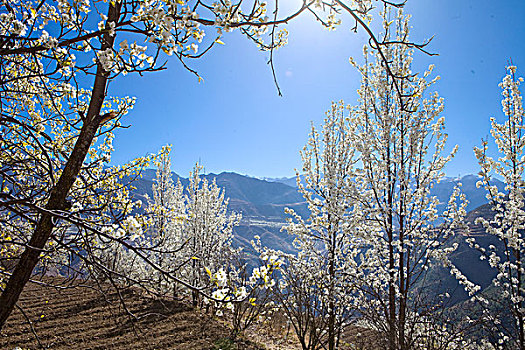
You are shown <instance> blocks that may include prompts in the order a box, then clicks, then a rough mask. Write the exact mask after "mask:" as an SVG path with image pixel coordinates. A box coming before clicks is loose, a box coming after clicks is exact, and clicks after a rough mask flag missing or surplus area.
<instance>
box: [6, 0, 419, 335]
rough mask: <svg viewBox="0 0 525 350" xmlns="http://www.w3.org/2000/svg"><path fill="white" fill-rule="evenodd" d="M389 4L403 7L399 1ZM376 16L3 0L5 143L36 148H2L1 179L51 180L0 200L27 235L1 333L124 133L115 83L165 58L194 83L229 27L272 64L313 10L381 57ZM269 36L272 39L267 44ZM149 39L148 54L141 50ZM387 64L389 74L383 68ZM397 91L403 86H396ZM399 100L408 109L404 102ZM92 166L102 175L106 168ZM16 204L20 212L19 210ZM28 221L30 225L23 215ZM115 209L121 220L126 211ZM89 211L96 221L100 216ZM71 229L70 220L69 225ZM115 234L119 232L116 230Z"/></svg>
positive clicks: (367, 5) (132, 0)
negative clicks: (288, 27)
mask: <svg viewBox="0 0 525 350" xmlns="http://www.w3.org/2000/svg"><path fill="white" fill-rule="evenodd" d="M382 2H383V3H384V4H385V5H387V4H388V6H402V4H403V3H404V2H401V3H400V4H395V3H393V2H390V1H386V0H383V1H382ZM372 8H373V6H372V1H371V0H352V1H343V0H334V1H330V2H323V1H320V0H313V1H303V2H302V4H301V5H300V7H299V8H298V9H297V10H296V11H294V12H292V13H289V14H284V15H283V14H281V13H280V12H279V8H278V2H277V1H275V2H274V4H273V7H272V6H269V5H267V3H266V2H261V1H259V0H253V1H251V3H250V4H248V3H243V1H242V0H240V1H235V2H231V1H229V0H228V1H216V2H208V1H192V0H189V1H185V0H175V1H171V0H120V1H102V2H95V3H90V2H89V1H86V0H84V1H68V0H60V1H58V2H56V3H55V2H51V1H47V0H39V1H19V0H13V1H4V2H2V4H1V5H0V19H1V21H0V23H1V24H0V75H1V78H0V111H1V115H0V123H1V124H0V125H1V127H2V131H3V134H7V133H8V130H9V131H13V134H12V135H15V136H13V137H15V138H16V137H20V138H25V139H26V142H30V146H23V147H20V146H19V145H20V144H17V143H16V142H15V141H14V140H15V139H12V140H13V142H11V143H10V145H8V144H6V143H2V150H4V149H6V150H9V151H12V152H18V154H19V155H15V156H12V157H11V156H10V159H11V160H7V161H4V158H2V164H1V165H0V167H1V168H2V169H3V170H2V171H3V173H2V176H3V178H5V179H8V178H11V181H10V182H8V183H10V184H11V185H9V186H13V184H14V182H15V181H14V179H16V178H17V176H18V174H15V175H13V172H17V171H20V164H24V166H30V164H31V163H32V162H35V161H36V162H38V164H37V165H32V166H33V167H34V168H35V169H40V170H41V172H40V173H39V175H40V176H45V181H44V183H46V184H48V185H46V186H43V187H42V188H41V189H39V190H37V191H29V192H30V193H28V192H27V191H25V190H21V191H18V192H14V193H16V196H15V195H14V194H11V197H10V198H7V197H2V202H0V206H1V210H2V211H3V214H2V217H3V219H4V222H5V221H7V220H9V222H14V221H13V220H14V218H13V215H18V217H20V218H23V219H24V220H25V221H26V223H25V224H24V227H25V230H26V231H27V237H28V238H29V237H30V238H29V240H28V242H24V243H22V244H21V245H18V250H19V251H20V252H21V254H20V255H18V259H17V260H16V262H15V260H13V263H14V264H15V266H14V267H12V268H10V271H12V272H10V274H9V276H8V280H7V281H6V283H5V287H3V289H2V294H1V295H0V327H2V326H3V324H4V323H5V320H6V319H7V317H8V316H9V314H10V313H11V311H12V309H13V307H14V306H15V304H16V302H17V300H18V298H19V296H20V293H21V291H22V289H23V288H24V285H25V284H26V283H27V281H28V280H29V278H30V276H31V274H32V272H33V270H34V268H35V266H36V265H37V263H38V262H39V261H40V256H41V253H42V251H43V250H44V249H46V248H45V247H46V244H48V242H50V240H51V238H52V236H53V234H54V232H56V228H57V223H58V222H59V220H58V219H59V218H60V219H62V220H64V216H63V215H62V214H64V213H65V214H66V216H67V215H68V214H67V213H70V208H69V203H70V201H69V200H68V197H69V196H71V193H72V191H73V188H74V186H75V184H76V183H77V181H82V178H85V179H86V178H88V179H91V180H94V179H96V176H95V177H93V178H92V177H91V175H90V172H91V170H92V169H94V167H93V166H90V165H88V164H87V161H88V158H86V157H90V156H92V155H93V154H94V153H96V151H95V150H94V149H95V148H93V147H92V145H93V144H94V142H95V140H96V139H97V137H98V136H101V135H103V134H104V133H107V132H109V130H111V129H113V128H116V127H119V126H120V118H121V117H122V116H123V115H124V114H125V113H126V112H127V110H128V109H129V105H130V102H129V101H127V99H125V100H124V103H119V102H116V101H111V99H108V98H107V97H106V92H107V89H108V84H109V82H110V81H111V80H113V79H114V78H116V77H117V76H119V75H126V74H128V73H133V72H138V73H142V72H145V71H153V70H159V69H162V68H163V66H162V64H157V61H158V60H159V58H161V57H163V56H162V55H164V54H166V55H172V56H175V57H177V59H178V60H179V61H180V62H181V63H182V64H183V65H184V66H185V67H186V68H187V69H189V70H190V71H192V72H194V73H195V74H197V72H195V71H193V70H192V69H191V68H190V67H189V66H188V65H187V60H188V59H192V58H195V59H196V58H200V57H202V56H203V55H204V54H205V53H206V52H207V51H208V50H209V49H210V48H211V47H212V46H213V45H215V44H217V43H218V44H221V43H222V41H221V40H220V38H221V37H222V35H223V33H224V32H227V31H230V30H233V29H238V30H239V31H240V32H241V33H242V34H244V35H245V36H247V37H248V38H249V39H250V40H252V41H254V42H255V43H256V44H257V45H259V46H260V47H261V48H262V49H265V50H269V51H270V63H272V62H273V56H272V53H273V50H274V49H275V48H277V47H280V46H282V45H283V44H284V43H285V42H286V31H284V30H279V28H278V26H279V25H282V24H284V23H286V22H288V21H290V20H292V19H293V18H294V17H296V16H298V15H300V14H301V13H303V12H307V11H308V12H312V13H314V15H315V16H316V18H317V19H318V20H319V21H320V22H321V23H322V24H323V25H325V26H326V27H329V28H333V27H334V26H335V25H337V24H338V23H339V20H338V19H337V18H336V14H337V13H338V12H340V11H345V12H347V13H348V14H349V15H350V16H351V17H352V18H353V20H355V23H356V27H355V28H357V27H362V28H364V29H365V31H367V33H368V34H369V35H370V36H371V39H372V42H373V43H374V47H375V48H376V49H377V50H379V51H380V52H382V51H383V50H384V48H385V47H387V46H388V45H390V44H391V43H389V42H384V41H381V40H378V39H377V38H376V37H375V36H374V35H373V33H372V32H371V31H370V29H369V27H368V23H369V20H370V18H371V11H372ZM267 14H269V15H270V16H267ZM206 28H207V29H206ZM266 30H268V33H267V39H264V38H263V35H264V34H265V31H266ZM205 34H208V36H207V37H210V34H211V36H212V38H211V39H209V40H208V39H205ZM143 41H145V42H146V44H145V45H140V44H138V43H137V42H143ZM420 48H421V47H420ZM421 49H422V48H421ZM384 62H385V65H386V67H388V66H389V63H388V61H387V60H384ZM272 64H273V63H272ZM197 75H198V74H197ZM90 79H93V83H92V87H91V89H88V88H86V87H85V86H84V84H86V82H87V81H89V80H90ZM395 84H396V85H399V84H398V83H397V80H395ZM398 97H399V98H400V101H401V104H403V99H402V96H401V95H399V96H398ZM111 102H112V103H111ZM31 106H38V107H35V108H33V107H31ZM26 107H27V108H26ZM56 128H61V130H57V129H56ZM63 132H64V134H63ZM62 135H67V136H65V137H63V136H62ZM107 135H108V137H109V135H110V134H107ZM110 138H111V137H110ZM55 141H56V142H55ZM46 142H47V144H46ZM22 145H23V143H22ZM49 145H52V147H51V146H49ZM33 150H37V151H38V152H40V154H41V156H38V157H33V159H32V160H31V161H27V162H25V160H24V162H18V161H17V160H16V158H17V157H22V158H23V157H26V156H25V154H27V153H30V152H33ZM103 152H106V151H103ZM106 153H107V152H106ZM2 157H3V156H2ZM54 158H59V159H60V162H59V163H60V164H58V165H56V164H53V159H54ZM97 164H98V166H100V164H101V161H99V162H98V163H97ZM26 169H29V168H28V167H26ZM100 169H103V168H100ZM83 170H84V171H86V172H85V174H86V175H85V176H83V175H82V171H83ZM100 171H102V170H100ZM19 177H20V176H19ZM33 179H34V177H33ZM108 181H113V180H108ZM93 183H98V184H101V183H102V181H96V180H94V181H93ZM86 184H89V182H88V183H86ZM9 186H8V188H9ZM81 188H83V190H84V191H85V192H87V193H89V192H91V193H93V191H95V192H96V190H94V189H93V188H92V187H91V185H89V186H84V187H81ZM115 192H116V191H113V193H115ZM37 195H38V196H40V197H39V198H40V199H41V203H40V204H39V205H38V208H40V209H38V208H37V207H35V206H34V202H33V200H34V198H35V196H37ZM117 196H118V195H117ZM4 198H7V199H4ZM14 204H16V206H17V207H18V208H20V207H23V210H20V209H17V210H18V211H16V210H13V208H14V207H13V205H14ZM107 208H108V209H109V208H111V206H110V205H109V206H108V207H107ZM112 209H115V208H112ZM27 211H31V212H32V215H31V216H28V215H27V214H26V213H25V212H27ZM116 211H117V212H119V213H125V212H126V210H125V209H123V208H118V209H117V210H116ZM13 212H14V213H16V214H13ZM114 212H115V210H114ZM114 212H113V213H112V214H115V213H114ZM89 213H90V214H91V215H93V217H94V216H95V215H96V213H97V211H96V210H91V211H90V212H89ZM60 215H62V216H60ZM7 218H9V219H7ZM28 218H30V219H28ZM71 220H72V219H71V218H69V222H71ZM114 224H115V225H117V226H118V223H114ZM79 225H80V224H79ZM89 227H90V228H89V229H94V228H93V227H92V226H89ZM99 233H103V232H99ZM9 235H11V233H9ZM8 238H9V239H7V238H6V239H5V242H6V243H5V244H7V245H8V246H6V248H5V249H4V248H2V251H3V252H8V251H9V254H12V252H13V249H14V248H13V247H14V246H13V244H12V242H11V240H10V238H11V237H10V236H9V237H8ZM113 238H115V237H113ZM120 238H121V237H118V239H120ZM7 241H9V242H7ZM120 242H121V243H122V242H123V243H122V244H124V245H126V244H128V243H125V242H124V241H120ZM84 248H85V247H83V249H84ZM143 257H144V256H143Z"/></svg>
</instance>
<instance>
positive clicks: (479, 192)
mask: <svg viewBox="0 0 525 350" xmlns="http://www.w3.org/2000/svg"><path fill="white" fill-rule="evenodd" d="M301 177H302V178H301V181H303V183H304V177H303V176H302V175H301ZM264 179H265V180H266V181H270V182H279V183H282V184H285V185H288V186H291V187H297V180H296V179H297V177H296V176H293V177H281V178H264ZM478 181H479V177H478V176H476V175H465V176H463V177H461V178H452V177H446V178H444V179H443V180H441V181H440V182H439V183H436V184H435V185H434V187H433V188H432V190H431V194H432V195H433V196H436V197H437V198H438V199H439V201H440V202H441V203H442V204H441V205H440V206H439V207H438V211H439V212H443V210H444V209H445V206H446V204H447V203H448V199H449V198H450V195H451V194H452V192H453V191H454V187H455V186H457V185H458V184H459V183H461V184H462V186H461V190H462V191H463V192H464V193H465V195H466V196H467V199H468V201H469V204H468V205H467V208H466V209H467V212H469V211H471V210H474V209H476V208H478V207H479V206H481V205H483V204H485V203H487V198H486V197H485V195H486V191H485V190H484V189H483V188H477V187H476V183H477V182H478ZM492 181H493V183H492V184H493V185H495V186H496V187H497V188H498V189H499V190H500V191H504V190H505V184H504V183H503V182H501V181H499V180H498V179H493V180H492Z"/></svg>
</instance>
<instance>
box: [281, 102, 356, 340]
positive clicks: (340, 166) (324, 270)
mask: <svg viewBox="0 0 525 350" xmlns="http://www.w3.org/2000/svg"><path fill="white" fill-rule="evenodd" d="M344 111H345V106H344V105H343V104H342V103H340V104H335V103H334V104H332V108H331V110H330V111H329V112H328V113H327V114H326V118H325V121H324V125H323V130H322V134H321V136H320V135H319V133H318V132H317V130H316V129H315V128H314V127H313V126H312V132H311V134H310V139H309V141H308V145H307V146H305V147H304V149H303V151H302V152H301V156H302V159H303V178H304V184H303V182H302V181H300V177H299V174H297V175H298V176H297V179H298V181H297V186H298V189H299V192H301V193H302V195H303V197H304V198H305V200H306V202H307V203H308V208H309V210H310V217H309V219H308V220H304V219H303V218H301V216H299V215H298V214H296V213H295V212H294V211H293V210H291V209H287V212H288V213H289V214H290V215H291V216H292V217H291V218H290V219H289V220H288V224H287V225H286V226H284V227H283V230H286V231H288V233H289V234H291V235H293V236H295V241H294V245H295V247H296V248H297V249H298V254H297V256H293V255H287V256H286V257H285V265H284V266H283V267H282V269H281V270H282V275H283V276H282V282H281V284H280V287H281V288H280V289H281V290H280V293H278V299H279V301H280V303H281V305H282V306H283V310H284V311H285V313H286V314H287V316H288V318H289V319H290V320H291V322H292V325H293V326H294V329H295V331H296V333H297V335H298V337H299V340H300V341H301V344H302V347H303V349H317V348H321V347H326V348H328V349H330V350H332V349H335V348H336V347H337V346H338V341H339V336H340V335H341V333H342V330H343V327H344V325H345V322H346V320H347V318H348V317H349V314H350V310H351V308H352V302H351V297H352V289H353V283H352V282H351V281H350V279H349V278H348V276H350V275H352V276H353V275H355V273H354V271H353V270H354V269H355V265H356V261H355V258H356V254H357V253H358V250H357V249H356V247H357V246H358V245H356V241H355V236H354V235H353V233H354V230H355V227H354V226H356V225H358V224H359V222H360V220H361V219H362V218H361V217H360V216H359V215H358V213H355V214H356V215H352V216H349V214H350V209H351V208H352V203H351V201H352V198H353V193H352V191H353V190H354V188H355V186H354V184H353V182H352V181H353V180H354V173H353V171H354V167H355V163H356V162H357V159H358V158H357V157H356V156H355V153H356V150H355V148H354V147H352V142H351V141H349V138H352V137H353V136H354V134H355V130H354V129H353V126H352V125H351V124H349V123H347V122H346V117H345V115H344Z"/></svg>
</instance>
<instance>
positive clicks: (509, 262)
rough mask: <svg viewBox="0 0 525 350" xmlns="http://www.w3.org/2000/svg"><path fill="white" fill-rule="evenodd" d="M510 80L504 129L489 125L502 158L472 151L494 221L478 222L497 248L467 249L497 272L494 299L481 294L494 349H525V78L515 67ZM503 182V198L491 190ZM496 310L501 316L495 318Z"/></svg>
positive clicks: (474, 244) (505, 80) (505, 95)
mask: <svg viewBox="0 0 525 350" xmlns="http://www.w3.org/2000/svg"><path fill="white" fill-rule="evenodd" d="M507 72H508V73H507V75H506V76H505V78H503V81H502V82H501V83H500V87H501V88H502V90H503V91H502V95H503V99H502V101H501V104H502V107H503V114H504V115H505V122H504V123H501V124H499V123H497V122H496V120H495V118H492V119H491V123H492V129H491V135H492V137H493V138H494V141H495V142H496V145H497V147H498V151H499V154H500V157H499V158H498V159H494V158H492V157H490V156H488V155H487V151H488V142H487V141H486V140H485V141H483V144H482V147H481V148H477V147H476V148H474V152H475V154H476V158H477V159H478V162H479V165H480V167H481V170H480V172H479V175H480V177H481V180H480V181H478V186H482V187H484V188H485V189H486V191H487V199H488V200H489V202H490V204H491V206H492V211H493V213H494V217H493V218H490V219H488V218H484V217H479V218H477V219H476V223H478V224H481V225H482V226H483V227H484V228H485V230H486V232H487V234H488V235H489V236H492V237H494V238H495V239H496V242H498V243H497V244H495V245H490V246H488V247H486V246H483V245H481V244H478V243H479V242H476V239H475V238H474V237H470V238H469V239H468V243H469V244H470V245H471V246H472V247H473V248H476V249H478V250H479V251H480V253H481V258H482V259H487V260H488V262H489V265H490V267H491V268H493V269H495V270H496V271H497V275H496V277H495V279H494V281H493V286H494V287H495V293H497V296H496V297H493V296H491V295H490V291H488V292H487V293H481V295H479V296H478V299H479V300H480V301H482V303H481V305H482V306H483V308H484V313H483V316H484V319H485V320H486V321H488V324H487V329H488V331H489V332H490V333H492V334H493V335H494V337H493V339H492V340H493V341H494V346H495V347H496V348H502V349H525V300H524V297H525V287H524V286H525V273H524V268H523V261H522V260H523V256H524V255H525V241H524V233H523V232H524V227H525V226H524V223H525V212H524V210H523V207H524V194H525V188H524V182H523V176H524V172H525V163H524V160H525V137H524V135H523V129H524V126H523V102H522V96H521V93H520V91H519V86H520V83H521V82H523V78H521V77H520V78H518V77H516V67H515V66H509V67H507ZM494 175H495V176H498V177H500V178H501V179H502V180H503V182H504V183H505V184H506V186H505V191H506V192H508V194H506V193H502V192H500V191H499V190H498V188H497V187H496V186H494V185H493V184H492V180H491V179H492V176H494ZM494 310H498V312H497V313H495V312H494Z"/></svg>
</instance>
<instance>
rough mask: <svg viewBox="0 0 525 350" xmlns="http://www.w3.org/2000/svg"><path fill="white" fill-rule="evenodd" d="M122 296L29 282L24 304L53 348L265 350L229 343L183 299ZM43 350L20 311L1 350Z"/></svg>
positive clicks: (0, 336) (1, 336)
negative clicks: (183, 301) (124, 306)
mask: <svg viewBox="0 0 525 350" xmlns="http://www.w3.org/2000/svg"><path fill="white" fill-rule="evenodd" d="M123 299H124V300H125V305H126V307H127V308H128V310H129V311H131V313H133V314H134V315H135V316H136V318H137V319H134V318H133V317H130V315H129V314H128V313H127V312H126V311H125V309H124V308H123V306H122V303H121V302H120V301H119V298H118V294H116V293H115V291H114V290H113V292H106V293H101V292H100V291H98V290H96V289H93V288H86V287H76V288H67V289H56V288H52V287H48V286H42V285H36V284H32V283H30V284H28V285H27V286H26V289H25V290H24V292H23V294H22V296H21V298H20V301H19V306H20V307H21V308H22V309H23V311H24V312H25V314H26V315H27V317H28V318H29V319H30V320H31V321H32V325H33V328H34V331H35V333H36V334H37V335H38V338H39V340H40V344H41V345H42V347H43V348H49V349H86V350H87V349H93V350H95V349H100V350H102V349H115V350H117V349H126V350H127V349H180V350H184V349H187V350H199V349H220V348H222V349H223V350H226V349H228V350H229V349H238V350H241V349H246V350H256V349H262V348H261V347H258V346H256V345H255V344H253V343H251V342H248V341H240V342H237V343H235V344H233V343H231V342H229V341H228V339H227V338H228V335H229V331H228V329H227V327H226V326H224V325H223V324H221V323H219V322H218V321H217V320H216V319H215V318H214V317H212V316H211V315H207V314H205V313H203V312H201V311H198V310H197V311H196V310H194V309H192V308H191V307H189V306H188V305H187V304H185V303H182V302H178V301H166V300H163V301H160V300H154V299H152V298H148V297H145V296H142V295H140V294H139V293H137V292H135V291H132V290H128V291H126V292H125V293H124V295H123ZM15 347H20V348H22V349H38V348H40V346H39V344H38V341H37V340H36V337H35V335H34V334H33V332H32V330H31V326H30V324H29V322H28V321H27V319H26V318H25V317H24V315H23V313H22V312H21V311H20V310H18V309H17V310H15V311H13V313H12V314H11V316H10V318H9V319H8V321H7V324H6V325H5V326H4V328H3V330H2V332H1V333H0V349H14V348H15Z"/></svg>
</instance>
